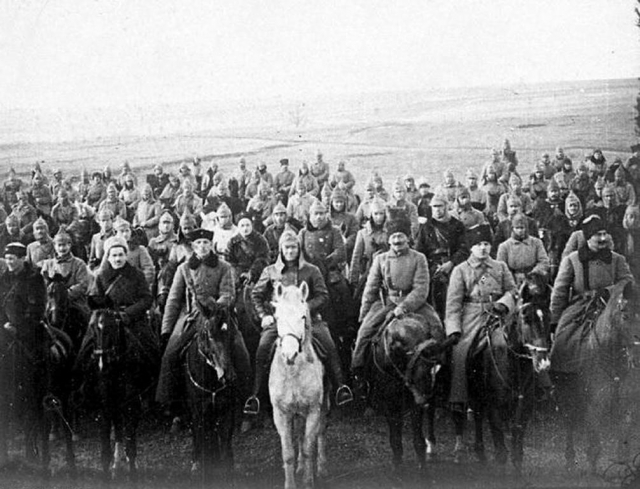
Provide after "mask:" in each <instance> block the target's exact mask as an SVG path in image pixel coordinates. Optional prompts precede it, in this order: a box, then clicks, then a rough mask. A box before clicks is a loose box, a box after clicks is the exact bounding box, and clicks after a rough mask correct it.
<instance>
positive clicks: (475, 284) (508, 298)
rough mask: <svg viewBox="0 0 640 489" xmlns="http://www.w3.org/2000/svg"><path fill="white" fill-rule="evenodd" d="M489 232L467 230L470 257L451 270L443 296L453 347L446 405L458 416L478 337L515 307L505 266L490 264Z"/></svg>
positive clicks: (484, 227) (485, 226)
mask: <svg viewBox="0 0 640 489" xmlns="http://www.w3.org/2000/svg"><path fill="white" fill-rule="evenodd" d="M491 238H492V237H491V228H490V227H489V225H488V224H481V225H479V226H476V227H475V228H471V229H469V230H467V246H468V247H469V248H470V249H471V256H470V257H469V258H468V259H467V260H465V261H464V262H462V263H461V264H460V265H458V266H457V267H455V268H454V269H453V272H452V273H451V280H450V281H449V290H448V292H447V313H446V320H445V329H446V333H447V336H448V337H451V338H452V341H453V342H454V347H453V351H452V361H451V389H450V393H449V402H450V403H451V404H452V406H453V407H454V410H455V411H458V412H462V411H463V409H464V406H465V404H466V403H467V402H468V400H469V397H468V386H467V366H468V363H469V362H468V359H469V355H470V353H471V351H472V348H473V346H474V345H476V344H477V341H478V339H479V338H478V337H479V335H480V333H481V332H482V331H483V328H485V327H486V326H487V322H488V321H489V320H490V319H491V318H492V317H493V316H498V317H503V316H506V315H507V314H509V313H510V312H511V311H513V309H514V307H515V295H516V286H515V283H514V281H513V276H512V275H511V272H510V271H509V268H508V266H507V264H506V263H503V262H500V261H496V260H493V259H492V258H491V257H490V252H491Z"/></svg>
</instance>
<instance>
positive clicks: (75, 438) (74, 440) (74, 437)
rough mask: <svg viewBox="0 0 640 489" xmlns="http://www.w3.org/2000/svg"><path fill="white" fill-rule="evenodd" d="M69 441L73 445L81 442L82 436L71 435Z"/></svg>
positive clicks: (77, 434)
mask: <svg viewBox="0 0 640 489" xmlns="http://www.w3.org/2000/svg"><path fill="white" fill-rule="evenodd" d="M71 441H73V443H78V442H80V441H82V435H81V434H80V433H74V434H73V435H71Z"/></svg>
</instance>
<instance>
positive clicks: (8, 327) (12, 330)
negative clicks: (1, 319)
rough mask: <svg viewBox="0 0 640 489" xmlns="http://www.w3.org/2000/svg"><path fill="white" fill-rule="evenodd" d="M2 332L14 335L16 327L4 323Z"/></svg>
mask: <svg viewBox="0 0 640 489" xmlns="http://www.w3.org/2000/svg"><path fill="white" fill-rule="evenodd" d="M4 330H5V331H7V332H9V333H11V334H16V327H15V326H14V325H13V324H11V323H9V322H6V323H4Z"/></svg>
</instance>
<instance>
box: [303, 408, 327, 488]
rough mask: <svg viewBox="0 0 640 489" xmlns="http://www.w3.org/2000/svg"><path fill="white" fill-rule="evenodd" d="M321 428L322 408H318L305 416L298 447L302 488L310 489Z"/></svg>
mask: <svg viewBox="0 0 640 489" xmlns="http://www.w3.org/2000/svg"><path fill="white" fill-rule="evenodd" d="M321 426H322V406H318V407H317V408H316V409H314V410H313V411H311V412H309V413H308V414H307V419H306V422H305V427H304V440H303V443H302V445H301V446H300V451H301V452H302V461H303V463H304V473H303V475H302V487H304V488H309V489H310V488H312V487H313V482H314V476H315V453H316V447H317V445H316V444H317V441H318V433H319V432H320V428H321Z"/></svg>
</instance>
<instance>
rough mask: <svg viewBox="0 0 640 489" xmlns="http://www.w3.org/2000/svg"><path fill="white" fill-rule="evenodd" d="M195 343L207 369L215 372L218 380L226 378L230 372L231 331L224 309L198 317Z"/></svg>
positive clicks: (227, 315)
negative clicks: (198, 323) (207, 366)
mask: <svg viewBox="0 0 640 489" xmlns="http://www.w3.org/2000/svg"><path fill="white" fill-rule="evenodd" d="M200 318H201V319H200V321H201V324H200V326H199V331H198V336H197V342H198V352H199V353H200V354H201V355H202V356H203V357H204V360H205V362H206V363H207V365H209V367H211V368H212V369H214V370H215V372H216V375H217V376H218V380H220V381H221V380H222V379H223V378H225V375H227V376H228V374H229V372H230V370H231V365H232V361H231V357H230V354H229V352H230V341H231V331H230V325H229V320H230V318H229V314H228V312H227V311H226V310H225V309H224V308H218V309H216V310H215V311H214V312H213V314H211V315H208V316H206V317H205V316H204V315H200Z"/></svg>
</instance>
